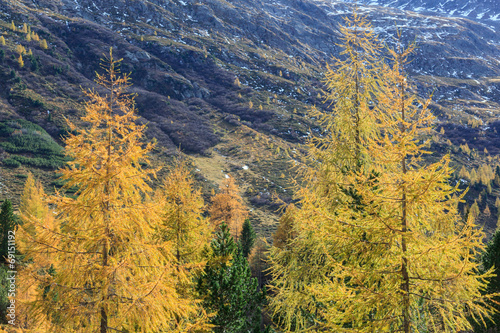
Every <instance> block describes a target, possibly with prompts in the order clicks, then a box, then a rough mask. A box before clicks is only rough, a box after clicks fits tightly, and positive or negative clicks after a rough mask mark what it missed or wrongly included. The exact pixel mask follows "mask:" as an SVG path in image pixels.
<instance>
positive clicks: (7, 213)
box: [0, 199, 17, 263]
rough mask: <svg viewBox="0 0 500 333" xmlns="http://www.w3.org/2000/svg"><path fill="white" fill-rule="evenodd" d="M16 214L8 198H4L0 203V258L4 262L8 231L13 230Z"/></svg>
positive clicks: (6, 253) (6, 252) (6, 251)
mask: <svg viewBox="0 0 500 333" xmlns="http://www.w3.org/2000/svg"><path fill="white" fill-rule="evenodd" d="M16 224H17V223H16V216H15V215H14V210H13V209H12V203H11V202H10V200H8V199H7V200H5V201H4V202H3V204H2V208H1V211H0V242H1V243H0V258H2V262H4V263H5V257H7V255H8V250H7V247H8V240H9V231H11V230H14V229H15V227H16Z"/></svg>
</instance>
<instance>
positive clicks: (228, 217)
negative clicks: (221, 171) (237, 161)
mask: <svg viewBox="0 0 500 333" xmlns="http://www.w3.org/2000/svg"><path fill="white" fill-rule="evenodd" d="M247 216H248V210H247V208H246V207H245V205H244V203H243V199H242V198H241V196H240V194H239V189H238V186H237V185H236V183H235V182H234V178H232V177H229V178H226V179H225V180H224V181H223V183H222V185H221V188H220V192H219V193H217V194H216V195H215V196H214V197H213V198H212V205H211V206H210V220H211V221H212V223H213V224H214V225H215V226H219V225H220V224H221V223H222V222H226V224H227V225H228V227H229V229H230V230H231V236H233V238H234V239H235V240H236V241H238V238H239V236H240V233H241V230H242V227H243V222H245V219H246V218H247Z"/></svg>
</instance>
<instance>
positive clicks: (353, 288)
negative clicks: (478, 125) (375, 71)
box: [270, 41, 493, 333]
mask: <svg viewBox="0 0 500 333" xmlns="http://www.w3.org/2000/svg"><path fill="white" fill-rule="evenodd" d="M399 42H400V41H399ZM412 51H413V46H412V47H409V48H408V49H407V50H402V49H396V50H389V54H390V56H391V57H392V60H393V64H394V65H393V67H388V66H384V65H383V66H382V68H383V72H382V73H383V74H384V75H383V80H380V81H378V82H379V87H380V90H379V91H378V92H375V93H378V95H377V96H375V97H374V99H373V101H374V103H375V102H376V103H377V104H378V105H377V107H376V108H375V107H374V108H370V110H369V112H373V115H372V117H373V119H375V118H376V121H374V122H373V126H374V127H373V128H372V129H370V130H369V132H367V133H366V135H363V136H361V135H360V136H359V138H360V139H359V141H357V140H351V141H348V142H344V143H343V144H344V145H346V146H345V147H342V146H340V147H339V148H338V149H345V148H346V147H349V146H351V147H352V150H353V151H355V150H356V149H359V150H360V151H361V152H363V154H361V155H360V156H361V157H362V160H361V163H359V167H356V168H346V167H345V166H343V165H342V161H339V156H341V155H337V153H336V152H335V149H337V148H335V147H332V146H330V145H329V144H324V145H323V146H319V147H318V146H317V145H316V146H315V147H314V149H313V150H312V153H311V154H312V156H313V157H314V158H316V159H317V160H318V162H319V163H318V164H321V168H322V169H323V170H326V171H327V172H321V173H318V172H317V171H316V170H311V171H309V178H308V179H309V184H308V185H309V186H308V187H307V188H306V189H304V190H302V191H300V192H299V193H300V194H301V195H302V197H301V201H300V206H301V209H299V210H298V211H297V213H296V215H295V221H296V223H295V225H294V231H295V232H296V237H295V238H294V239H293V240H292V241H291V242H290V244H289V246H288V247H286V248H285V249H279V248H277V247H274V248H273V249H272V250H271V256H270V257H271V263H272V274H273V279H274V281H273V288H274V294H275V297H274V298H273V299H272V300H271V307H272V309H274V312H275V315H276V317H277V318H278V319H279V321H280V322H281V323H282V324H283V325H284V327H285V328H286V329H289V330H290V329H291V328H292V327H295V328H296V329H299V330H307V329H310V330H316V331H318V330H319V331H332V332H366V333H368V332H395V331H402V332H405V333H410V332H456V331H460V330H468V329H470V328H471V324H470V322H469V320H468V319H469V318H470V317H472V318H474V319H476V320H479V321H481V320H482V318H484V317H488V316H489V315H490V314H491V312H492V310H493V309H492V308H491V306H490V305H488V303H487V302H485V301H486V300H487V299H489V298H491V297H492V295H482V294H481V291H483V290H484V288H485V285H486V284H485V281H486V279H487V278H488V277H489V276H491V271H489V272H486V273H485V274H478V271H479V269H478V268H479V267H478V265H479V264H478V262H477V261H476V257H477V256H478V255H479V253H480V252H481V250H482V249H483V248H484V244H483V242H482V238H483V236H484V235H483V233H482V232H481V231H480V230H479V229H478V228H477V227H476V225H475V224H474V220H473V218H472V217H470V218H469V219H467V220H466V221H463V220H462V219H461V216H460V215H459V214H458V212H457V207H458V203H459V202H460V200H462V198H463V194H461V195H456V194H457V193H458V188H457V187H453V186H451V185H450V184H449V181H450V178H451V175H452V172H453V170H452V169H451V168H450V166H449V158H448V157H444V158H442V159H441V160H439V161H438V162H435V163H431V164H425V163H424V162H423V160H422V158H423V156H424V155H425V154H426V153H427V152H426V151H425V148H426V145H427V143H426V142H425V140H423V139H424V138H425V136H426V135H427V136H428V135H430V133H431V125H432V123H433V121H434V117H433V116H432V114H431V113H430V111H429V109H428V104H429V102H430V101H429V100H427V101H421V100H419V99H418V98H417V97H416V96H415V95H414V94H413V93H412V92H413V91H414V88H413V87H412V86H411V84H409V83H408V80H407V78H406V76H405V74H404V65H405V64H406V59H407V57H408V55H409V54H410V53H411V52H412ZM337 84H338V83H337ZM375 115H376V117H375ZM332 121H335V122H339V123H338V124H336V125H335V126H334V125H331V126H330V128H331V129H335V128H349V126H352V125H349V124H344V122H349V121H350V122H352V121H356V118H354V119H348V118H341V117H338V118H333V119H332ZM370 131H371V133H373V134H370ZM354 133H355V132H354ZM337 138H338V136H337ZM335 139H336V138H335ZM322 140H326V139H322ZM313 142H315V141H314V140H313ZM358 147H360V148H358ZM320 150H322V152H321V153H320V154H317V151H320ZM329 173H331V174H332V176H330V175H329ZM325 174H326V175H327V177H322V176H323V175H325ZM311 175H312V177H311ZM331 179H337V180H338V185H337V187H336V188H335V187H333V186H329V187H328V189H331V190H332V191H335V190H336V193H335V194H336V195H335V196H332V195H331V193H325V192H324V189H325V187H323V189H321V188H320V187H319V186H316V184H317V183H321V182H325V181H326V182H330V181H331ZM332 199H333V200H332Z"/></svg>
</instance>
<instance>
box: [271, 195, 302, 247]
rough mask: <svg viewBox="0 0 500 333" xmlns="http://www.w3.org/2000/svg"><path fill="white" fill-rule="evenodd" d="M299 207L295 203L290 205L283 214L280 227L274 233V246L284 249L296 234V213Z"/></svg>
mask: <svg viewBox="0 0 500 333" xmlns="http://www.w3.org/2000/svg"><path fill="white" fill-rule="evenodd" d="M296 211H297V207H295V205H294V204H290V205H288V207H287V208H286V210H285V212H284V214H283V215H281V217H280V219H279V221H278V228H277V229H276V232H275V233H274V235H273V246H274V247H277V248H280V249H283V248H284V247H285V246H286V245H287V244H288V243H289V242H290V241H291V240H292V239H293V238H295V236H296V234H295V233H294V223H295V219H294V218H295V213H296Z"/></svg>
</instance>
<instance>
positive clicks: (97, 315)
mask: <svg viewBox="0 0 500 333" xmlns="http://www.w3.org/2000/svg"><path fill="white" fill-rule="evenodd" d="M120 61H121V60H116V59H115V58H113V54H112V50H110V53H109V57H107V58H106V59H105V60H104V61H103V63H102V68H103V69H104V70H105V73H104V74H97V78H96V83H97V84H98V85H99V86H100V88H101V89H102V90H103V91H106V94H105V95H101V94H99V93H98V92H96V91H95V90H87V91H84V94H85V96H86V97H87V99H88V101H87V102H86V103H85V114H84V116H83V117H82V121H83V122H85V123H87V124H88V126H85V127H78V126H76V125H75V124H73V123H72V122H70V121H68V125H69V128H70V130H71V134H69V135H68V136H67V137H66V138H65V139H64V142H65V145H66V153H67V155H68V156H69V157H71V158H72V160H71V161H70V162H68V164H67V166H66V167H65V168H63V169H62V170H60V172H61V173H62V177H61V179H62V180H65V181H67V183H66V185H65V187H66V188H71V187H76V188H77V192H76V194H75V197H67V196H64V195H63V193H60V192H56V194H55V195H54V196H52V197H51V198H50V203H51V204H52V205H53V207H54V209H55V212H56V213H57V215H56V223H55V227H54V228H43V229H41V230H40V232H38V233H36V234H35V235H34V236H33V237H34V239H33V241H34V242H33V243H34V244H36V245H34V246H33V247H32V248H31V249H30V250H29V251H28V252H27V253H26V255H27V256H30V257H32V258H33V260H34V261H35V262H36V261H37V260H38V258H39V257H40V256H41V255H43V254H44V253H46V252H50V253H52V257H55V258H57V260H56V262H59V263H61V264H59V265H57V266H56V267H55V274H54V275H53V276H50V274H48V275H49V276H50V277H49V276H46V281H45V282H44V283H43V284H42V285H41V290H43V293H40V294H39V295H38V297H37V299H36V300H35V301H33V302H30V305H31V309H32V311H31V313H30V315H31V316H32V317H33V318H44V317H45V318H48V319H49V320H50V321H51V323H52V325H53V327H52V328H51V332H59V331H60V332H65V331H68V332H69V331H70V332H89V331H93V332H96V331H97V332H101V333H105V332H111V331H134V332H152V331H161V330H162V329H167V328H168V327H169V326H171V324H172V322H175V321H176V319H177V318H179V317H181V318H182V317H184V316H186V315H188V314H190V313H192V312H193V307H192V304H191V303H192V302H191V301H190V300H188V299H184V298H183V297H181V295H179V293H178V292H177V290H176V286H177V285H178V279H179V276H178V275H177V273H178V271H177V270H176V265H175V263H176V258H175V256H174V254H173V250H172V248H170V247H169V243H167V242H160V241H159V240H158V237H157V233H156V231H157V230H158V228H159V227H160V226H161V225H162V216H161V208H162V207H161V205H160V204H158V203H156V202H154V201H153V200H152V197H151V194H152V189H151V188H150V186H149V185H148V181H149V180H150V179H151V177H153V176H155V172H156V170H155V169H152V168H148V169H144V168H143V165H144V164H146V165H149V159H148V153H149V152H150V151H151V149H153V146H154V145H153V144H152V143H148V144H143V143H142V140H143V139H144V130H145V126H144V125H138V124H136V121H137V118H138V116H137V115H136V114H135V104H134V100H133V96H131V95H129V94H127V93H126V89H127V87H128V86H129V76H128V75H121V74H120V72H119V63H120Z"/></svg>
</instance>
